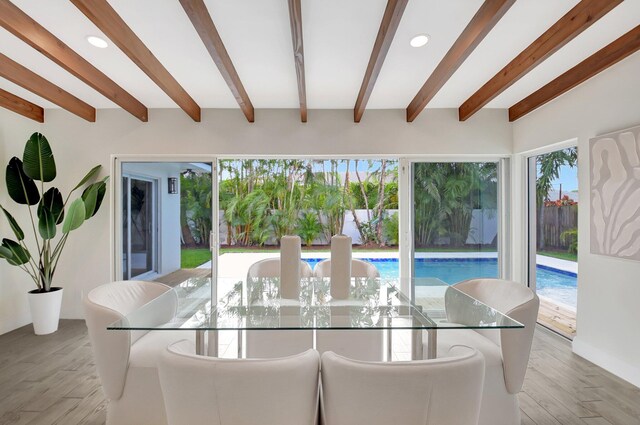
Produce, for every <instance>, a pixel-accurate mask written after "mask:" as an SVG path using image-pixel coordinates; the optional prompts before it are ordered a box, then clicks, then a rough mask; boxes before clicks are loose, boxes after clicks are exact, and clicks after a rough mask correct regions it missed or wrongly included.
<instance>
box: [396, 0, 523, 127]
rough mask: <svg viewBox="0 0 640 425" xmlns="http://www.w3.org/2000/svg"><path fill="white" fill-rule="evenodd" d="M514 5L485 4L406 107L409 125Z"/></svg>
mask: <svg viewBox="0 0 640 425" xmlns="http://www.w3.org/2000/svg"><path fill="white" fill-rule="evenodd" d="M514 3H515V0H485V1H484V2H483V3H482V5H481V6H480V9H478V11H477V12H476V14H475V15H474V16H473V18H472V19H471V22H469V24H468V25H467V27H466V28H465V29H464V31H462V34H460V36H459V37H458V39H457V40H456V42H455V43H454V44H453V46H451V49H449V51H448V52H447V54H446V55H445V56H444V58H443V59H442V60H441V61H440V63H439V64H438V66H437V67H436V69H435V70H434V71H433V73H432V74H431V76H430V77H429V78H428V79H427V81H426V82H425V83H424V85H423V86H422V88H421V89H420V91H419V92H418V94H416V96H415V97H414V98H413V100H412V101H411V103H410V104H409V106H408V107H407V122H412V121H413V120H415V119H416V117H417V116H418V114H420V112H422V111H423V110H424V108H425V107H426V106H427V104H428V103H429V102H430V101H431V99H433V97H434V96H435V95H436V93H438V91H439V90H440V89H441V88H442V86H444V85H445V83H446V82H447V81H448V80H449V78H451V76H452V75H453V74H454V73H455V72H456V70H457V69H458V68H459V67H460V65H462V63H463V62H464V61H465V60H466V59H467V57H468V56H469V55H470V54H471V52H473V50H474V49H475V48H476V47H477V46H478V44H480V42H481V41H482V40H483V39H484V37H485V36H486V35H487V34H488V33H489V31H491V29H492V28H493V27H494V26H495V25H496V24H497V23H498V21H499V20H500V19H501V18H502V16H504V14H505V13H506V12H507V10H509V8H510V7H511V6H512V5H513V4H514Z"/></svg>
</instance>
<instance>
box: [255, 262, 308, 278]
mask: <svg viewBox="0 0 640 425" xmlns="http://www.w3.org/2000/svg"><path fill="white" fill-rule="evenodd" d="M312 276H313V271H312V270H311V266H310V265H309V263H307V262H306V261H302V260H301V261H300V277H312ZM260 277H280V259H279V258H266V259H264V260H260V261H256V262H255V263H253V264H252V265H251V266H250V267H249V270H248V271H247V280H250V279H252V278H254V279H255V278H260Z"/></svg>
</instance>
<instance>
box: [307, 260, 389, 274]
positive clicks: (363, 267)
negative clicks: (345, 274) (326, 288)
mask: <svg viewBox="0 0 640 425" xmlns="http://www.w3.org/2000/svg"><path fill="white" fill-rule="evenodd" d="M347 264H348V263H347ZM313 274H314V275H315V276H316V277H330V276H331V259H327V260H322V261H320V262H319V263H318V264H316V266H315V267H314V268H313ZM351 277H366V278H370V279H371V278H377V277H380V272H379V271H378V269H377V268H376V266H374V265H373V264H371V263H369V262H368V261H363V260H358V259H355V258H353V259H352V260H351Z"/></svg>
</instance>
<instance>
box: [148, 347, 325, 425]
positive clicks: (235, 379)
mask: <svg viewBox="0 0 640 425" xmlns="http://www.w3.org/2000/svg"><path fill="white" fill-rule="evenodd" d="M189 352H193V346H192V344H190V343H188V342H187V341H180V342H177V343H175V344H173V345H170V346H169V347H168V348H167V350H166V351H165V352H164V353H163V355H162V356H161V358H160V361H159V365H158V367H159V373H160V384H161V386H162V393H163V396H164V400H165V407H166V411H167V419H168V423H169V425H184V424H200V423H202V424H204V423H206V424H212V425H213V424H215V425H249V424H280V425H288V424H291V425H313V424H315V421H316V418H317V410H318V387H319V385H318V378H319V376H318V375H319V374H318V372H319V367H320V356H319V354H318V352H317V351H315V350H308V351H306V352H304V353H302V354H298V355H295V356H291V357H283V358H278V359H256V360H252V359H249V360H236V359H219V358H215V357H205V356H196V355H193V354H189Z"/></svg>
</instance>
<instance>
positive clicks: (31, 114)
mask: <svg viewBox="0 0 640 425" xmlns="http://www.w3.org/2000/svg"><path fill="white" fill-rule="evenodd" d="M0 106H2V107H3V108H6V109H8V110H10V111H13V112H15V113H16V114H20V115H22V116H24V117H27V118H30V119H32V120H34V121H37V122H44V109H43V108H42V107H41V106H38V105H36V104H35V103H31V102H29V101H28V100H25V99H23V98H21V97H18V96H16V95H15V94H12V93H9V92H8V91H6V90H3V89H0Z"/></svg>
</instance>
